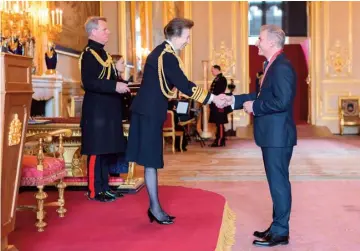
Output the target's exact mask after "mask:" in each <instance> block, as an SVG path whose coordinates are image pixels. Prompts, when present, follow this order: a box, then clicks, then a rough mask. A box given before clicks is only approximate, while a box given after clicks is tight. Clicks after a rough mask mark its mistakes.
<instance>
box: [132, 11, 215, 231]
mask: <svg viewBox="0 0 360 251" xmlns="http://www.w3.org/2000/svg"><path fill="white" fill-rule="evenodd" d="M193 25H194V22H193V21H192V20H188V19H184V18H174V19H172V20H171V21H170V22H169V23H168V24H167V25H166V26H165V28H164V35H165V38H166V41H164V42H163V43H162V44H160V45H158V46H157V47H156V48H155V49H154V50H153V51H152V52H151V53H150V54H149V55H148V57H147V59H146V63H145V68H144V74H143V79H142V82H141V86H140V89H139V91H138V93H137V95H136V97H135V99H134V101H133V103H132V105H131V112H132V114H131V121H130V130H129V138H128V148H127V152H126V156H127V158H128V161H130V162H135V163H137V164H139V165H142V166H144V169H145V175H144V176H145V184H146V187H147V191H148V194H149V199H150V207H149V209H148V211H147V214H148V217H149V219H150V221H151V222H152V221H154V220H155V221H156V222H157V223H159V224H172V223H173V220H174V218H175V217H174V216H171V215H168V214H167V213H165V211H164V210H163V209H162V208H161V206H160V203H159V199H158V181H157V180H158V179H157V169H159V168H163V166H164V160H163V136H162V134H163V132H162V127H163V123H164V122H165V120H166V113H167V108H168V99H171V98H175V97H176V91H174V90H173V88H174V87H176V88H177V89H178V90H180V91H181V92H182V93H184V94H185V95H187V96H188V97H189V98H191V99H194V100H196V101H198V102H200V103H202V104H207V103H211V102H216V103H218V102H219V100H218V97H215V96H214V95H212V94H210V93H208V92H207V91H205V90H203V89H202V88H200V87H198V86H196V85H195V84H194V83H192V82H191V81H189V80H188V78H187V77H186V75H185V74H184V72H183V64H182V61H181V59H180V58H179V56H178V55H177V51H178V50H181V49H183V48H184V47H185V46H186V45H187V44H188V43H189V41H190V29H191V28H192V27H193Z"/></svg>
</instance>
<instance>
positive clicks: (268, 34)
mask: <svg viewBox="0 0 360 251" xmlns="http://www.w3.org/2000/svg"><path fill="white" fill-rule="evenodd" d="M284 43H285V34H284V32H283V31H282V30H281V29H280V28H279V27H277V26H275V25H264V26H262V28H261V32H260V37H259V40H258V42H257V47H258V48H259V55H263V56H265V57H266V59H267V62H266V63H265V70H264V75H263V77H262V79H261V83H260V89H259V91H258V92H257V93H250V94H242V95H235V96H222V98H224V101H225V102H224V104H223V106H225V105H229V104H230V105H232V106H233V108H234V109H244V110H245V111H246V112H247V113H253V114H254V136H255V142H256V144H257V145H258V146H260V147H261V151H262V155H263V161H264V166H265V171H266V177H267V180H268V183H269V187H270V193H271V198H272V201H273V221H272V224H271V225H270V227H269V228H268V229H267V230H265V231H263V232H259V231H255V232H254V236H256V237H258V238H261V239H263V240H255V241H254V242H253V244H254V245H256V246H275V245H286V244H288V242H289V219H290V211H291V184H290V181H289V164H290V160H291V156H292V153H293V147H294V146H295V145H296V143H297V132H296V126H295V122H294V119H293V105H294V99H295V94H296V73H295V71H294V69H293V67H292V65H291V63H290V62H289V61H288V60H287V59H286V57H285V55H284V54H283V53H282V49H283V47H284Z"/></svg>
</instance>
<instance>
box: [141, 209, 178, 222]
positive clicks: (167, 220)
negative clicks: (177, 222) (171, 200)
mask: <svg viewBox="0 0 360 251" xmlns="http://www.w3.org/2000/svg"><path fill="white" fill-rule="evenodd" d="M147 214H148V216H149V220H150V222H151V223H152V222H153V221H154V220H155V221H156V222H157V223H158V224H161V225H170V224H173V223H174V222H173V221H172V219H171V218H170V217H171V216H169V217H167V219H166V220H163V221H160V220H158V219H156V217H155V216H154V215H153V214H152V212H151V211H150V209H148V211H147Z"/></svg>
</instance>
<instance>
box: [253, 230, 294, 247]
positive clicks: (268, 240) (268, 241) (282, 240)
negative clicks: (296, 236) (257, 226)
mask: <svg viewBox="0 0 360 251" xmlns="http://www.w3.org/2000/svg"><path fill="white" fill-rule="evenodd" d="M287 244H289V236H276V235H272V234H271V233H270V234H268V235H267V236H266V237H265V238H264V240H263V241H259V240H254V241H253V245H255V246H258V247H274V246H277V245H287Z"/></svg>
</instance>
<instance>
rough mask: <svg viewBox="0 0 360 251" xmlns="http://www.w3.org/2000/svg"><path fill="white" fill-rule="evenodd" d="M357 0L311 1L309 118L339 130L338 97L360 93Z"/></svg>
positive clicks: (331, 128)
mask: <svg viewBox="0 0 360 251" xmlns="http://www.w3.org/2000/svg"><path fill="white" fill-rule="evenodd" d="M359 11H360V4H359V3H358V2H331V1H324V2H310V3H309V13H310V18H309V20H310V24H309V25H310V38H311V46H310V50H311V53H310V75H311V98H312V102H311V108H312V109H311V118H312V123H313V124H316V125H325V126H328V127H329V128H330V130H331V131H332V132H334V133H338V132H339V126H338V119H339V115H338V102H337V100H338V97H339V96H347V95H349V96H350V95H354V96H358V95H359V94H360V62H358V61H357V60H354V59H356V58H357V57H356V56H355V55H360V49H358V47H354V44H357V43H358V42H360V40H359V38H360V35H359V32H356V31H355V30H358V29H356V27H354V26H356V25H357V24H358V23H359V21H360V18H358V17H357V16H358V15H354V13H358V12H359Z"/></svg>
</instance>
